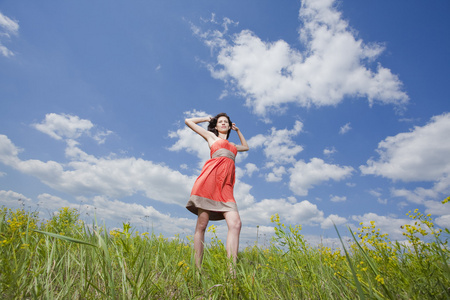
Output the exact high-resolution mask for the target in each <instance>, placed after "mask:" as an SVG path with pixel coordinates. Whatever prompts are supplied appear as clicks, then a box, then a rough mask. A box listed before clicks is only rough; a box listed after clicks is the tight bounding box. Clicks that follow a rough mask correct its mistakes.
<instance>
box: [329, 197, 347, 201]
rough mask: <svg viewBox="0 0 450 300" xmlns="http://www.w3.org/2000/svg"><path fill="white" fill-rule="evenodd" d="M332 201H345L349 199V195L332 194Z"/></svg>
mask: <svg viewBox="0 0 450 300" xmlns="http://www.w3.org/2000/svg"><path fill="white" fill-rule="evenodd" d="M330 201H331V202H344V201H347V197H346V196H336V195H330Z"/></svg>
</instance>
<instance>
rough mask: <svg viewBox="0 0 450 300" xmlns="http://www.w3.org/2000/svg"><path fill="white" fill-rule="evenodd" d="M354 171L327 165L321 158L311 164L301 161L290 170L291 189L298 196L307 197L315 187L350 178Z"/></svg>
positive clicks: (311, 161)
mask: <svg viewBox="0 0 450 300" xmlns="http://www.w3.org/2000/svg"><path fill="white" fill-rule="evenodd" d="M353 171H354V169H353V168H352V167H348V166H344V167H340V166H339V165H331V164H327V163H325V162H324V161H323V160H322V159H319V158H312V159H311V160H310V162H309V163H305V162H304V161H303V160H300V161H298V162H297V163H296V164H295V165H294V167H293V168H291V169H289V172H290V173H291V178H290V182H289V187H290V189H291V191H292V192H294V193H295V194H296V195H299V196H306V195H308V190H309V189H311V188H312V187H313V186H314V185H318V184H320V183H322V182H324V181H328V180H330V179H332V180H335V181H339V180H342V179H344V178H347V177H349V176H350V175H351V173H352V172H353Z"/></svg>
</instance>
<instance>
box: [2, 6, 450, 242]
mask: <svg viewBox="0 0 450 300" xmlns="http://www.w3.org/2000/svg"><path fill="white" fill-rule="evenodd" d="M449 13H450V2H448V1H443V0H442V1H438V0H437V1H429V2H426V3H425V2H422V1H407V0H398V1H387V0H380V1H356V0H342V1H332V0H315V1H312V0H308V1H302V2H300V1H287V0H282V1H261V0H250V1H222V0H220V1H180V0H177V1H127V2H125V1H115V0H114V1H95V2H92V1H46V2H36V1H29V0H28V1H12V0H3V1H2V2H1V3H0V101H1V109H0V204H2V205H6V206H8V207H12V208H14V207H19V206H20V205H25V207H26V208H27V209H30V210H38V211H39V212H40V213H41V215H42V217H43V218H48V217H49V216H50V215H51V214H52V213H53V212H54V211H56V210H58V209H59V208H60V207H63V206H69V207H73V208H77V209H79V211H80V213H81V218H82V219H84V220H86V221H89V222H90V221H91V220H92V218H93V216H94V215H97V216H98V218H99V219H101V220H103V221H104V222H105V223H106V224H107V226H109V227H110V228H113V227H115V226H118V227H121V224H122V222H131V223H132V224H133V225H134V226H135V227H136V228H138V229H140V230H143V229H149V228H153V230H154V231H155V232H156V233H162V234H164V235H165V236H167V237H171V236H174V235H175V234H180V235H181V236H186V235H191V234H192V232H193V229H194V225H195V216H194V215H192V214H190V213H189V212H188V211H187V210H186V209H185V208H184V206H185V204H186V202H187V200H188V197H189V193H190V189H191V187H192V184H193V182H194V180H195V178H196V177H197V176H198V174H199V172H200V168H201V166H202V165H203V163H204V161H205V160H206V159H208V155H209V150H208V148H207V145H206V143H205V142H204V141H203V140H202V139H201V138H200V137H198V136H195V134H193V133H192V132H191V131H190V130H189V129H188V128H186V126H185V125H184V122H183V120H184V118H186V117H188V116H206V115H215V114H217V113H219V112H227V113H228V114H229V115H230V116H231V119H232V121H233V122H235V123H236V124H237V126H238V127H239V128H240V129H241V130H242V132H243V134H244V136H245V137H246V138H247V140H248V142H249V145H250V151H248V152H247V153H240V154H239V155H238V157H237V162H236V163H237V164H236V166H237V182H236V185H235V197H236V200H237V203H238V207H239V210H240V213H241V218H242V221H243V225H244V227H243V230H242V235H241V237H242V238H241V245H242V246H246V245H251V244H253V242H254V241H255V239H256V227H257V226H259V230H258V233H259V234H260V237H259V241H261V240H263V239H266V240H268V239H269V238H270V236H271V234H272V232H273V228H272V224H271V222H270V216H271V215H273V214H275V213H278V214H279V215H280V218H281V220H282V221H283V222H284V223H287V224H301V225H303V233H304V235H305V236H306V237H307V239H308V240H309V241H310V242H311V243H312V244H317V243H319V242H320V241H323V242H325V243H329V244H333V243H334V242H336V239H335V238H336V234H335V231H334V228H333V226H332V224H333V222H334V223H335V224H337V225H338V227H339V228H340V229H341V230H342V231H343V232H344V235H345V230H346V226H350V227H352V228H356V227H357V226H359V225H358V224H359V223H360V222H366V223H368V222H369V221H375V222H376V224H377V226H378V227H379V228H381V229H382V230H383V232H386V233H389V235H390V237H391V238H392V239H397V240H400V241H401V240H403V236H402V235H401V231H400V226H401V225H403V224H407V223H409V222H410V220H409V219H408V217H407V216H406V215H405V214H406V213H407V212H408V211H409V210H414V209H416V208H418V209H420V210H421V211H422V212H424V213H427V214H428V213H430V214H432V215H433V218H434V219H435V223H436V224H437V225H439V226H441V227H448V226H449V224H450V209H449V208H448V207H447V206H445V205H442V204H441V203H440V202H441V201H442V200H443V199H445V198H446V197H448V196H449V195H450V155H448V153H450V139H449V135H450V134H449V132H450V105H449V100H450V97H449V96H450V92H449V90H448V88H447V86H448V82H449V79H450V78H449V77H450V76H449V75H448V74H449V73H448V69H449V67H450V58H449V55H448V49H449V47H450V37H449V35H448V29H449V28H450V20H449V19H448V14H449ZM230 140H231V141H233V142H238V138H237V135H236V134H235V133H232V135H231V136H230ZM18 199H21V201H18ZM211 224H215V225H216V226H218V229H217V230H218V232H219V235H220V236H224V234H225V233H226V225H225V223H224V222H218V223H217V222H215V223H211Z"/></svg>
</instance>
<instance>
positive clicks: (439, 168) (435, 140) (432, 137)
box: [360, 113, 450, 181]
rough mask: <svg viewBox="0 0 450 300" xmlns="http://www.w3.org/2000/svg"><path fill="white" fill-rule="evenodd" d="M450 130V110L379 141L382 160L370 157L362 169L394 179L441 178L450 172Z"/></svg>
mask: <svg viewBox="0 0 450 300" xmlns="http://www.w3.org/2000/svg"><path fill="white" fill-rule="evenodd" d="M449 132H450V113H445V114H442V115H439V116H434V117H433V118H432V119H431V121H430V122H429V123H428V124H426V125H425V126H422V127H419V126H415V127H414V129H413V130H411V131H410V132H404V133H399V134H397V135H396V136H390V137H387V138H386V139H385V140H384V141H381V142H380V143H379V144H378V149H377V152H378V154H379V155H380V158H379V160H374V159H369V160H368V161H367V165H366V166H361V167H360V169H361V172H362V173H363V174H373V175H379V176H383V177H387V178H390V179H393V180H403V181H435V180H439V179H440V178H442V177H443V176H444V175H446V174H449V173H450V155H448V154H449V153H450V139H449V138H448V134H449Z"/></svg>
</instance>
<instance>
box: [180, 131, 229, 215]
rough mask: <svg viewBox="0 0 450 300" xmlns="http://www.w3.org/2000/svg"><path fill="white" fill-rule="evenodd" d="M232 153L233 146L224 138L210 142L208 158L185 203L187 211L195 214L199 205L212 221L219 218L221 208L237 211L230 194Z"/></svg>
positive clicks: (225, 210)
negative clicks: (209, 156) (209, 155)
mask: <svg viewBox="0 0 450 300" xmlns="http://www.w3.org/2000/svg"><path fill="white" fill-rule="evenodd" d="M236 155H237V149H236V147H235V146H234V145H233V144H231V143H230V142H228V141H227V140H223V139H221V140H218V141H216V142H215V143H214V144H212V146H211V159H209V160H208V161H207V162H206V163H205V165H204V166H203V169H202V172H201V174H200V176H199V177H198V178H197V180H196V181H195V183H194V187H193V188H192V192H191V196H190V198H189V201H188V203H187V205H186V208H187V209H188V210H189V211H191V212H192V213H194V214H196V215H197V214H198V209H199V208H201V209H204V210H208V211H209V212H210V214H209V219H210V220H212V221H216V220H223V219H224V218H225V217H224V216H223V213H224V212H227V211H237V205H236V201H235V200H234V196H233V188H234V182H235V166H234V160H235V157H236Z"/></svg>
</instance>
